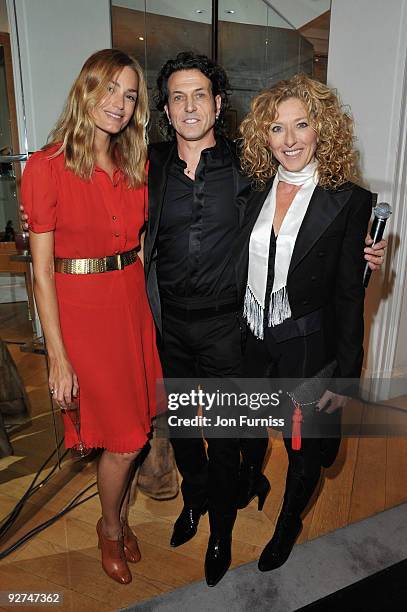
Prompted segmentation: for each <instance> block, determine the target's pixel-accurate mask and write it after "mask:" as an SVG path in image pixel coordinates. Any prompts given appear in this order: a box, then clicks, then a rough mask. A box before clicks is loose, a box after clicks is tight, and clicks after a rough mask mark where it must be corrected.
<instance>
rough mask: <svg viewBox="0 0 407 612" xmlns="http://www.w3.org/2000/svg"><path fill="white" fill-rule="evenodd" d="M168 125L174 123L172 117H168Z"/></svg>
mask: <svg viewBox="0 0 407 612" xmlns="http://www.w3.org/2000/svg"><path fill="white" fill-rule="evenodd" d="M168 125H172V123H171V119H170V118H169V117H168Z"/></svg>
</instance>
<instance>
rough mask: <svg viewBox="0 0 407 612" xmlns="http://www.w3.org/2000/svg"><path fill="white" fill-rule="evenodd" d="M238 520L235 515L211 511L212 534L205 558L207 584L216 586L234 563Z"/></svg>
mask: <svg viewBox="0 0 407 612" xmlns="http://www.w3.org/2000/svg"><path fill="white" fill-rule="evenodd" d="M235 519H236V513H234V514H233V515H228V514H220V513H215V512H212V511H210V512H209V521H210V525H211V534H210V536H209V542H208V549H207V551H206V557H205V578H206V584H207V585H208V586H210V587H213V586H215V585H216V584H218V582H219V581H220V580H221V579H222V578H223V576H224V575H225V574H226V572H227V571H228V569H229V567H230V563H231V561H232V552H231V548H232V530H233V525H234V522H235Z"/></svg>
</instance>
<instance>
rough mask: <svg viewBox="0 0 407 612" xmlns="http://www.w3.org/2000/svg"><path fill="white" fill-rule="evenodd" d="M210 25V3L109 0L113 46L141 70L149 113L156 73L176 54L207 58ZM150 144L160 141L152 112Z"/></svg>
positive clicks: (201, 1) (155, 117)
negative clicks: (139, 64) (143, 76)
mask: <svg viewBox="0 0 407 612" xmlns="http://www.w3.org/2000/svg"><path fill="white" fill-rule="evenodd" d="M145 7H146V11H145ZM211 22H212V2H211V0H200V2H199V6H197V7H195V5H191V4H190V3H189V2H171V3H169V2H165V1H163V0H147V1H146V2H144V0H113V2H112V31H113V46H116V47H119V48H120V49H123V50H124V51H126V52H127V53H130V54H131V55H134V57H136V58H137V59H138V60H139V62H140V63H141V65H142V66H143V68H144V69H145V72H146V77H147V86H148V91H149V94H150V99H151V109H154V103H153V101H152V96H153V93H154V89H155V85H156V79H157V73H158V72H159V70H160V69H161V67H162V66H163V64H164V63H165V62H166V61H167V60H168V59H170V58H174V57H176V55H177V54H178V53H180V51H194V52H196V53H203V54H204V55H210V54H211ZM150 140H151V141H152V142H154V141H157V140H161V135H160V133H159V130H158V113H157V112H156V111H154V110H152V113H151V128H150Z"/></svg>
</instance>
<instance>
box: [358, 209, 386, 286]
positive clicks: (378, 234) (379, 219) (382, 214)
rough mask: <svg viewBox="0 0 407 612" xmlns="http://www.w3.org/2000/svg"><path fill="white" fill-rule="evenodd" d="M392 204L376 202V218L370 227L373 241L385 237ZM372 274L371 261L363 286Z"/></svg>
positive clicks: (366, 268)
mask: <svg viewBox="0 0 407 612" xmlns="http://www.w3.org/2000/svg"><path fill="white" fill-rule="evenodd" d="M391 212H392V211H391V206H390V204H387V203H386V202H380V203H379V204H376V206H375V207H374V209H373V213H374V220H373V223H372V227H371V229H370V235H371V237H372V239H373V243H372V245H371V246H373V245H374V244H377V243H378V242H380V240H381V239H382V238H383V233H384V228H385V226H386V221H387V219H388V218H389V217H390V215H391ZM371 274H372V271H371V269H370V268H369V263H368V262H366V265H365V271H364V273H363V286H364V287H365V288H366V287H367V286H368V284H369V280H370V275H371Z"/></svg>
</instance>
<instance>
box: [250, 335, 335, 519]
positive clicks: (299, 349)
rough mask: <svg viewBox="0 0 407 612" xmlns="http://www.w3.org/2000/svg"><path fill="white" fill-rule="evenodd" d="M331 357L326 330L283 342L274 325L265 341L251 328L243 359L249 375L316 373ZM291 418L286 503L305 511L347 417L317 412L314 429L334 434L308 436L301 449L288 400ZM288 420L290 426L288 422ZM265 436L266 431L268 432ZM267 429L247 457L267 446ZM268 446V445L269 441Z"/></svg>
mask: <svg viewBox="0 0 407 612" xmlns="http://www.w3.org/2000/svg"><path fill="white" fill-rule="evenodd" d="M329 360H330V358H329V351H328V350H327V347H326V345H325V339H324V334H323V332H322V331H317V332H314V333H313V334H310V335H308V336H300V337H296V338H291V339H289V340H285V341H284V342H280V343H277V342H276V341H275V340H274V338H273V336H272V333H271V331H270V330H266V333H265V338H264V340H258V339H257V338H255V337H254V335H253V334H252V333H251V332H250V331H248V336H247V342H246V350H245V355H244V362H243V376H244V377H247V378H263V377H264V378H269V377H276V378H287V379H288V378H310V377H312V376H315V374H316V373H317V372H318V371H319V370H321V369H322V368H323V367H324V366H325V365H326V364H327V362H328V361H329ZM283 411H284V412H283V416H284V417H285V419H286V429H285V431H284V434H283V435H284V444H285V448H286V451H287V454H288V461H289V463H288V471H287V479H286V489H285V495H284V502H283V508H282V511H283V512H288V513H294V514H298V515H299V514H301V513H302V512H303V510H304V509H305V507H306V505H307V503H308V501H309V500H310V498H311V496H312V494H313V492H314V489H315V487H316V485H317V483H318V480H319V476H320V472H321V466H322V460H323V453H324V452H325V453H326V454H328V453H330V456H331V457H332V461H333V460H334V457H335V454H336V452H337V450H338V448H339V442H340V432H341V421H340V412H336V413H333V414H332V415H328V414H326V413H324V412H322V413H317V412H314V413H312V412H311V414H310V415H308V416H306V417H305V418H306V419H308V421H309V420H311V423H310V426H309V427H310V429H311V430H313V431H314V432H315V431H318V428H320V430H322V431H324V430H327V429H329V432H330V434H329V435H330V437H329V438H321V437H316V436H315V433H314V434H313V435H310V436H309V437H308V436H307V435H306V436H303V437H302V441H301V449H300V450H293V449H292V448H291V432H290V417H291V413H292V406H291V405H290V404H289V403H288V402H287V403H286V405H285V406H284V407H283ZM287 425H288V426H287ZM264 435H265V434H264ZM262 444H263V443H262V440H261V433H259V434H258V438H257V439H256V438H253V439H247V440H246V448H245V456H246V460H247V461H250V455H251V454H253V457H257V456H258V453H259V449H260V448H261V446H262ZM263 448H264V445H263Z"/></svg>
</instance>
